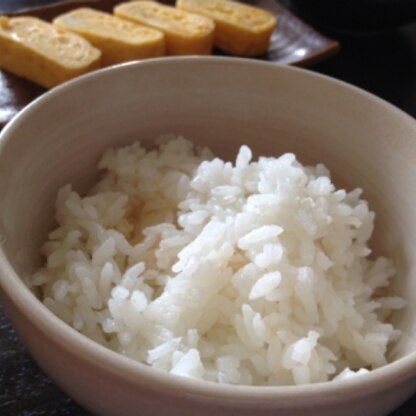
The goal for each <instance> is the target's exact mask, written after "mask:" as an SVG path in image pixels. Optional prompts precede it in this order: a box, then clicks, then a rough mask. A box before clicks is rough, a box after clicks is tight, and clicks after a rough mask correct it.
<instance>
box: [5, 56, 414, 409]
mask: <svg viewBox="0 0 416 416" xmlns="http://www.w3.org/2000/svg"><path fill="white" fill-rule="evenodd" d="M184 63H185V64H186V65H204V64H206V63H210V64H214V65H219V66H222V65H232V66H236V67H239V66H241V65H245V66H253V68H259V69H260V68H264V70H273V71H277V72H279V71H281V72H292V73H297V74H298V75H297V76H299V77H307V78H310V80H311V81H318V82H324V83H327V84H328V83H329V84H332V86H333V87H334V88H339V89H341V90H349V91H350V92H352V93H354V94H358V95H360V96H362V97H363V98H365V99H366V100H369V101H372V102H374V103H376V104H378V105H380V106H382V107H384V108H386V109H388V110H389V111H390V112H393V113H395V114H396V115H397V116H399V117H401V118H402V120H403V121H404V122H407V123H411V124H412V125H413V126H414V129H415V131H416V120H414V119H413V118H412V117H411V116H409V115H408V114H406V113H405V112H404V111H402V110H400V109H398V108H397V107H395V106H394V105H392V104H390V103H388V102H387V101H385V100H383V99H382V98H379V97H377V96H375V95H373V94H371V93H369V92H367V91H364V90H363V89H361V88H359V87H356V86H354V85H351V84H348V83H346V82H344V81H340V80H337V79H335V78H332V77H329V76H326V75H322V74H318V73H316V72H313V71H312V70H309V69H304V68H297V67H289V66H285V65H276V64H274V63H270V62H266V61H260V60H250V59H246V58H234V57H233V58H230V57H201V56H186V57H163V58H152V59H148V60H143V61H137V62H129V63H125V64H118V65H114V66H111V67H107V68H103V69H100V70H97V71H94V72H93V73H89V74H86V75H83V76H80V77H78V78H76V79H73V80H70V81H67V82H65V83H63V84H61V85H59V86H57V87H55V88H53V89H51V90H49V91H47V92H46V93H45V94H43V95H42V96H40V97H38V98H37V99H35V100H34V101H33V102H32V103H30V104H29V105H27V106H26V107H25V108H24V109H23V110H21V111H20V112H19V113H18V114H17V115H16V116H14V117H13V119H12V120H11V121H10V122H9V123H8V124H7V125H6V126H5V127H4V129H3V130H2V131H1V132H0V160H1V157H2V152H3V149H4V148H5V146H6V145H7V143H8V141H9V140H12V135H13V131H14V130H15V129H17V128H18V127H19V125H20V124H21V123H24V121H25V119H26V118H27V117H28V116H29V115H30V114H31V113H32V112H35V111H37V110H38V108H41V107H42V106H43V104H44V103H46V102H48V101H50V100H54V99H56V97H59V96H60V95H61V94H65V93H66V92H67V91H68V90H71V89H72V88H82V86H83V85H84V84H87V83H89V82H90V80H93V79H96V78H100V77H107V76H113V74H117V73H120V72H121V73H122V72H123V71H140V70H142V68H149V67H150V68H153V67H154V66H159V65H176V64H184ZM0 289H2V290H3V291H4V294H5V296H6V297H7V298H8V299H9V301H10V302H12V303H13V305H14V306H15V307H16V308H17V309H18V310H19V311H20V313H22V314H23V315H24V316H25V317H26V318H27V319H28V320H30V321H31V323H32V324H33V325H35V326H36V327H37V328H38V329H39V330H40V331H41V332H43V333H46V335H47V336H48V337H50V338H53V339H54V342H55V343H57V344H60V346H61V347H62V348H64V349H66V350H68V351H70V352H71V354H73V355H77V356H79V357H82V359H83V360H88V361H90V362H93V363H94V364H95V365H97V366H99V367H100V368H103V369H105V370H106V371H107V372H111V373H113V374H123V377H124V378H126V379H128V380H129V381H134V380H140V381H141V382H143V381H146V382H147V383H151V385H152V386H154V387H155V388H159V389H164V390H168V391H171V392H179V391H180V392H181V394H182V395H183V394H186V395H191V396H203V397H205V398H210V399H213V400H220V399H225V400H238V401H241V402H250V403H253V402H255V403H258V402H265V401H266V402H272V401H273V402H274V401H277V400H287V401H299V400H300V399H307V398H313V399H315V400H316V399H318V398H319V397H322V389H323V388H325V391H326V392H327V393H328V395H330V398H328V399H327V400H331V401H333V400H336V399H337V398H339V397H341V396H342V397H344V398H345V396H347V395H351V396H354V397H358V396H364V395H368V394H369V393H370V392H375V391H379V390H381V389H383V388H388V387H391V386H394V385H395V384H398V383H400V382H403V381H404V380H407V379H410V378H411V377H413V375H414V374H416V352H411V353H409V354H408V355H406V356H405V357H401V358H399V359H397V360H395V361H393V362H390V363H388V364H386V365H385V366H383V367H380V368H377V369H375V370H372V371H370V372H368V373H366V374H363V375H360V376H357V377H353V378H351V379H347V380H335V381H334V380H333V381H326V382H319V383H312V384H306V385H296V386H292V385H289V386H286V385H285V386H246V385H243V386H240V385H238V386H237V385H229V384H220V383H216V382H209V381H205V380H202V381H201V380H195V379H188V378H185V377H178V376H175V375H171V374H169V373H167V372H165V371H162V370H160V369H157V368H152V367H150V366H148V365H146V364H144V363H141V362H138V361H135V360H133V359H131V358H128V357H125V356H123V355H122V354H120V353H117V352H115V351H112V350H110V349H108V348H106V347H104V346H102V345H100V344H99V343H97V342H95V341H93V340H91V339H89V338H87V337H86V336H85V335H82V334H81V333H79V332H78V331H76V330H75V329H74V328H72V327H70V326H69V325H67V324H66V323H65V322H63V321H62V320H61V319H60V318H58V317H57V316H56V315H54V314H53V312H52V311H50V310H49V309H48V308H47V307H46V306H45V305H44V304H43V303H42V302H41V301H40V300H39V299H37V298H36V296H35V295H34V294H33V293H32V292H31V291H30V289H29V288H28V287H27V286H26V285H25V284H24V282H23V280H22V279H21V278H20V277H19V276H18V275H17V273H16V272H15V271H14V269H13V267H12V265H11V263H10V262H9V260H8V258H7V254H6V253H5V251H4V250H3V247H2V244H0ZM6 312H7V307H6Z"/></svg>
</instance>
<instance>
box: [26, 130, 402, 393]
mask: <svg viewBox="0 0 416 416" xmlns="http://www.w3.org/2000/svg"><path fill="white" fill-rule="evenodd" d="M157 143H158V148H157V150H152V151H147V150H146V149H145V148H143V147H142V146H141V145H140V144H139V143H138V142H136V143H134V144H133V145H131V146H128V147H124V148H120V149H110V150H108V151H107V152H106V153H105V154H104V156H103V157H102V159H101V161H100V163H99V165H98V168H99V169H100V170H101V171H102V172H103V176H102V179H101V180H100V182H99V183H98V184H97V185H96V186H95V187H94V188H93V189H92V190H91V192H90V193H89V195H88V196H86V197H81V196H80V195H79V194H77V193H76V192H75V191H74V190H73V189H72V188H71V186H70V185H67V186H65V187H64V188H62V189H61V190H60V191H59V194H58V197H57V202H56V220H57V222H58V228H57V229H55V230H54V231H53V232H51V233H50V235H49V239H48V241H47V242H46V243H45V244H44V246H43V250H42V252H43V254H44V255H45V256H46V259H47V260H46V263H45V266H44V267H43V268H42V269H41V270H39V271H38V272H37V273H35V275H34V276H33V277H32V278H31V281H30V285H31V286H32V287H34V286H39V287H40V288H41V291H42V294H43V301H44V303H45V305H46V306H47V307H48V308H50V309H51V310H52V311H53V312H54V313H56V314H57V315H58V316H59V317H60V318H62V319H63V320H64V321H65V322H67V323H68V324H69V325H71V326H73V327H74V328H75V329H76V330H78V331H79V332H81V333H83V334H85V335H86V336H88V337H90V338H92V339H93V340H96V341H97V342H99V343H101V344H103V345H105V346H107V347H108V348H111V349H113V350H115V351H118V352H120V353H122V354H124V355H126V356H128V357H131V358H133V359H135V360H139V361H141V362H143V363H147V364H148V365H150V366H152V367H156V368H159V369H162V370H165V371H168V372H170V373H172V374H176V375H180V376H185V377H191V378H195V379H204V380H210V381H216V382H220V383H231V384H246V385H247V384H254V385H291V384H305V383H314V382H321V381H327V380H332V379H345V378H349V377H351V376H354V375H356V374H362V373H365V372H367V371H368V370H371V369H373V368H377V367H380V366H382V365H384V364H386V353H387V348H388V345H389V343H390V342H391V341H392V340H396V339H397V337H398V336H399V331H398V330H396V329H394V328H393V326H392V325H391V324H389V323H386V322H384V317H385V316H388V314H389V313H390V312H391V311H392V310H394V309H399V308H402V307H403V306H404V301H403V300H402V299H400V298H397V297H383V298H380V297H377V296H376V293H379V292H380V290H379V289H380V288H381V289H384V288H385V287H386V286H388V285H389V280H390V278H391V277H392V276H393V275H394V273H395V269H394V267H393V265H392V262H391V261H390V260H388V259H386V258H383V257H380V258H377V259H375V260H370V259H369V258H368V256H369V254H370V253H371V250H370V249H369V248H368V246H367V242H368V240H369V238H370V236H371V234H372V230H373V221H374V213H373V212H371V211H370V210H369V208H368V204H367V202H366V201H364V200H362V199H360V195H361V190H360V189H356V190H354V191H352V192H346V191H345V190H337V189H335V187H334V185H333V184H332V183H331V180H330V177H329V172H328V171H327V169H326V168H325V167H324V166H322V165H318V166H316V167H303V166H302V165H301V164H300V163H299V162H298V161H297V160H296V158H295V156H294V155H293V154H284V155H282V156H280V157H278V158H268V157H261V158H259V159H258V161H252V160H251V159H252V154H251V150H250V149H249V148H248V147H247V146H242V147H241V149H240V151H239V153H238V155H237V158H236V162H235V163H234V164H232V163H231V162H224V161H223V160H220V159H218V158H214V157H213V156H212V154H211V152H210V151H208V150H207V149H200V148H196V147H194V146H193V144H192V143H191V142H189V141H186V140H185V139H183V138H181V137H173V136H165V137H161V138H159V139H158V140H157Z"/></svg>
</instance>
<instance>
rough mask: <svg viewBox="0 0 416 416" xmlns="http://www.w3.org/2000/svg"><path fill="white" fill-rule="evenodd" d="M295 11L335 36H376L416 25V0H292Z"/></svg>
mask: <svg viewBox="0 0 416 416" xmlns="http://www.w3.org/2000/svg"><path fill="white" fill-rule="evenodd" d="M287 3H289V4H291V5H292V6H293V8H294V9H295V11H296V12H297V13H298V14H300V15H301V16H302V17H304V18H307V19H308V20H309V21H310V22H312V23H314V24H315V25H317V26H319V27H321V28H324V29H327V30H330V31H332V32H335V33H357V34H361V33H377V32H384V31H387V30H391V29H394V28H397V27H399V26H402V25H405V24H407V23H411V22H413V21H416V0H314V1H311V0H290V1H287Z"/></svg>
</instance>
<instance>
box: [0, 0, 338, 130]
mask: <svg viewBox="0 0 416 416" xmlns="http://www.w3.org/2000/svg"><path fill="white" fill-rule="evenodd" d="M121 2H122V0H64V1H59V2H57V3H54V4H49V5H46V6H40V7H34V8H30V9H23V10H20V11H18V12H13V13H8V15H12V16H16V15H31V16H37V17H40V18H42V19H45V20H52V19H53V18H54V17H56V16H57V15H59V14H61V13H64V12H67V11H69V10H72V9H74V8H76V7H81V6H89V7H93V8H96V9H100V10H104V11H111V10H112V9H113V7H114V6H115V5H116V4H118V3H121ZM163 3H168V4H174V1H163ZM246 3H249V4H252V5H255V6H259V7H262V8H264V9H267V10H269V11H270V12H272V13H273V14H275V15H276V16H277V18H278V26H277V28H276V30H275V31H274V33H273V35H272V38H271V41H270V46H269V50H268V52H267V54H266V55H265V56H261V57H259V58H256V59H262V60H266V61H270V62H274V63H276V64H285V65H298V66H308V65H311V64H313V63H315V62H317V61H320V60H322V59H324V58H326V57H328V56H330V55H332V54H334V53H335V52H337V51H338V49H339V44H338V42H336V41H334V40H332V39H329V38H327V37H325V36H323V35H322V34H320V33H319V32H317V31H316V30H314V29H313V28H311V27H310V26H308V25H307V24H305V23H304V22H303V21H302V20H300V19H299V18H298V17H296V16H295V15H293V14H292V13H290V12H289V11H288V10H287V9H286V8H284V7H283V6H281V5H280V4H279V3H278V2H276V1H274V0H250V1H246ZM0 7H1V6H0ZM214 53H215V54H221V53H220V52H218V51H215V52H214ZM44 92H45V89H44V88H42V87H39V86H38V85H35V84H33V83H32V82H30V81H26V80H24V79H22V78H19V77H17V76H14V75H12V74H10V73H8V72H6V71H2V70H0V129H1V128H2V127H3V126H4V125H5V124H6V123H7V122H8V121H9V120H10V119H11V118H12V117H13V116H14V115H15V114H17V113H18V112H19V111H20V110H21V109H22V108H23V107H25V106H26V105H27V104H28V103H30V102H31V101H32V100H33V99H35V98H36V97H38V96H40V95H41V94H42V93H44Z"/></svg>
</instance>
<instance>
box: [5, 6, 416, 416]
mask: <svg viewBox="0 0 416 416" xmlns="http://www.w3.org/2000/svg"><path fill="white" fill-rule="evenodd" d="M51 2H52V1H51V0H0V12H1V11H2V10H3V11H5V10H13V9H17V8H19V7H21V6H34V5H39V4H46V3H51ZM281 3H282V4H283V5H285V6H287V7H289V8H291V6H292V5H291V2H290V0H281ZM324 27H325V26H324V25H322V26H320V24H319V23H318V24H316V22H315V28H317V29H320V30H321V31H322V32H323V33H324V34H327V35H329V36H331V37H335V38H336V39H337V40H339V41H340V44H341V51H340V52H339V53H338V54H337V55H335V56H333V57H331V58H329V59H327V60H325V61H323V62H320V63H318V64H315V65H313V66H311V67H310V68H309V69H310V70H312V71H316V72H319V73H321V74H326V75H329V76H332V77H335V78H338V79H340V80H343V81H346V82H349V83H351V84H354V85H356V86H358V87H361V88H363V89H365V90H367V91H369V92H371V93H373V94H376V95H378V96H379V97H381V98H383V99H385V100H387V101H389V102H390V103H392V104H394V105H396V106H397V107H399V108H400V109H402V110H403V111H405V112H407V113H408V114H410V115H411V116H413V117H416V22H415V23H413V24H410V25H407V26H405V27H401V28H398V29H396V30H392V31H389V32H386V33H378V34H372V35H351V34H350V35H345V34H344V35H340V34H337V33H327V32H326V31H325V29H324ZM53 415H57V416H58V415H62V416H75V415H76V416H85V415H88V413H87V412H86V411H84V410H83V409H81V408H80V407H79V406H78V405H77V404H75V403H74V402H73V401H72V400H71V399H70V398H68V397H67V396H66V395H65V393H63V392H61V391H60V390H59V389H58V388H57V387H56V386H55V384H54V383H53V382H52V381H51V380H50V379H49V378H48V377H47V376H46V375H44V374H43V373H42V372H41V371H40V370H39V368H38V367H37V365H36V364H35V363H34V362H33V360H32V359H31V358H30V356H29V354H28V353H27V351H26V349H25V347H24V346H23V345H22V344H21V343H20V342H19V340H18V338H17V336H16V334H15V332H14V330H13V329H12V327H11V325H10V323H9V321H8V318H7V316H6V315H5V312H4V310H3V309H2V307H1V305H0V416H53ZM414 415H416V395H415V396H413V397H412V398H411V399H410V400H409V401H408V402H406V403H405V404H404V405H402V406H401V407H400V408H399V409H397V410H396V411H395V412H393V413H392V414H391V416H414Z"/></svg>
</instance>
